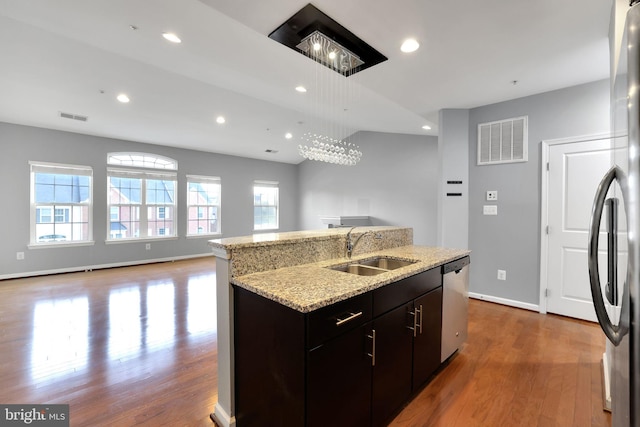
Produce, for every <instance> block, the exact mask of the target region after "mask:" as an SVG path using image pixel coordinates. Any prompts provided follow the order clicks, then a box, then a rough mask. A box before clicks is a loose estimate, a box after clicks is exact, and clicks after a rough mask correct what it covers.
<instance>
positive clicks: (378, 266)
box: [327, 257, 417, 276]
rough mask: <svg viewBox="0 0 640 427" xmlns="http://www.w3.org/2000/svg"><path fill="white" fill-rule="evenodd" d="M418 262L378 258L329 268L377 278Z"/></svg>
mask: <svg viewBox="0 0 640 427" xmlns="http://www.w3.org/2000/svg"><path fill="white" fill-rule="evenodd" d="M416 262H417V261H411V260H406V259H400V258H387V257H377V258H369V259H363V260H360V261H354V262H351V263H349V264H340V265H333V266H330V267H327V268H330V269H332V270H337V271H343V272H345V273H350V274H355V275H358V276H375V275H376V274H382V273H386V272H387V271H391V270H395V269H397V268H400V267H406V266H407V265H411V264H414V263H416Z"/></svg>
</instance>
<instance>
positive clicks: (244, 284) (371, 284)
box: [231, 245, 470, 313]
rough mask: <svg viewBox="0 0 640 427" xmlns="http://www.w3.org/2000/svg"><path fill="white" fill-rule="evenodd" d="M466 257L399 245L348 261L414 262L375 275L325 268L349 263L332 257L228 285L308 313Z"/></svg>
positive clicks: (458, 252) (458, 251)
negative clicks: (384, 259) (387, 260)
mask: <svg viewBox="0 0 640 427" xmlns="http://www.w3.org/2000/svg"><path fill="white" fill-rule="evenodd" d="M469 254H470V251H469V250H463V249H449V248H440V247H427V246H415V245H410V246H400V247H396V248H391V249H384V250H381V251H376V252H369V253H366V254H363V255H360V256H354V257H353V258H352V259H351V262H356V261H358V260H365V259H370V258H373V257H380V256H382V257H393V258H401V259H405V260H415V261H417V262H416V263H414V264H411V265H408V266H406V267H401V268H398V269H396V270H391V271H388V272H385V273H382V274H378V275H376V276H358V275H356V274H351V273H345V272H342V271H337V270H332V269H330V268H326V267H328V266H334V265H339V264H347V263H349V262H350V261H349V260H348V259H347V258H336V259H332V260H328V261H321V262H315V263H310V264H302V265H297V266H293V267H284V268H278V269H275V270H268V271H262V272H259V273H253V274H247V275H244V276H239V277H235V278H233V279H231V283H232V284H234V285H236V286H238V287H241V288H244V289H246V290H249V291H251V292H254V293H256V294H258V295H262V296H263V297H265V298H268V299H270V300H273V301H276V302H278V303H280V304H282V305H285V306H287V307H290V308H292V309H294V310H297V311H300V312H302V313H309V312H311V311H314V310H317V309H319V308H322V307H326V306H328V305H331V304H334V303H336V302H339V301H342V300H345V299H348V298H351V297H354V296H356V295H360V294H363V293H366V292H368V291H371V290H373V289H376V288H379V287H381V286H384V285H387V284H389V283H392V282H395V281H398V280H401V279H404V278H406V277H409V276H413V275H414V274H417V273H421V272H423V271H426V270H429V269H431V268H433V267H438V266H440V265H443V264H446V263H447V262H449V261H453V260H456V259H458V258H462V257H464V256H466V255H469Z"/></svg>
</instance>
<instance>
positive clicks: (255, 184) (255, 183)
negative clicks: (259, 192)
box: [253, 180, 280, 232]
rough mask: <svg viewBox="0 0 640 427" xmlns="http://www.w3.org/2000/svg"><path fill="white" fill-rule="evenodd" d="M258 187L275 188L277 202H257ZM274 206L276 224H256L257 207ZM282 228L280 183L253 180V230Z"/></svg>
mask: <svg viewBox="0 0 640 427" xmlns="http://www.w3.org/2000/svg"><path fill="white" fill-rule="evenodd" d="M256 188H275V190H276V192H275V204H274V205H271V204H256ZM258 207H259V208H265V207H266V208H269V207H273V208H275V210H276V214H275V226H258V227H257V226H256V214H255V211H256V208H258ZM279 228H280V183H279V182H278V181H260V180H256V181H253V231H256V232H258V231H274V230H278V229H279Z"/></svg>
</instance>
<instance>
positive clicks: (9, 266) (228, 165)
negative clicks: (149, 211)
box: [0, 122, 299, 277]
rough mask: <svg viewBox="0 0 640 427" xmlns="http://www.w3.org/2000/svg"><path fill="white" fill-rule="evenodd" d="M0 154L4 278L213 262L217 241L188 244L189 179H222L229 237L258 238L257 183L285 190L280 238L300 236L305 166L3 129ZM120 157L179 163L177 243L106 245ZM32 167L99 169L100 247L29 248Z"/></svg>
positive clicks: (96, 218) (96, 232) (96, 217)
mask: <svg viewBox="0 0 640 427" xmlns="http://www.w3.org/2000/svg"><path fill="white" fill-rule="evenodd" d="M0 147H2V150H1V151H0V179H1V181H2V182H4V183H5V192H6V194H5V199H4V200H5V204H4V209H2V214H0V215H1V216H0V235H1V236H2V241H1V243H0V277H20V276H26V275H31V274H38V273H41V272H59V271H74V270H78V269H85V268H95V267H100V266H111V265H127V264H134V263H144V262H149V261H153V260H166V259H180V258H184V257H191V256H198V255H210V254H211V248H210V247H209V246H208V244H207V241H208V240H210V239H212V238H215V237H202V238H199V237H188V238H187V237H185V234H186V229H187V224H186V217H187V216H186V203H187V198H186V197H187V195H186V193H187V191H186V188H187V183H186V175H187V174H190V175H205V176H218V177H220V178H221V182H222V210H221V214H220V221H221V226H222V232H223V237H231V236H241V235H247V234H252V233H253V181H254V180H267V181H278V182H279V189H280V191H279V194H280V208H281V209H280V218H279V221H280V231H292V230H296V229H298V227H299V223H298V215H299V211H298V202H297V199H296V196H297V194H298V167H297V165H291V164H285V163H277V162H269V161H264V160H254V159H248V158H243V157H235V156H227V155H221V154H214V153H207V152H202V151H195V150H187V149H179V148H172V147H166V146H161V145H152V144H143V143H137V142H131V141H123V140H117V139H109V138H101V137H96V136H89V135H84V134H79V133H70V132H61V131H55V130H48V129H41V128H35V127H29V126H20V125H14V124H8V123H1V122H0ZM117 151H137V152H145V153H151V154H158V155H162V156H166V157H170V158H172V159H175V160H177V161H178V191H177V196H178V200H177V207H178V212H177V221H178V238H177V239H167V240H157V241H153V240H151V241H149V240H146V241H144V242H118V243H110V244H106V243H105V240H106V236H107V227H108V218H107V171H106V170H107V165H106V162H107V153H109V152H117ZM29 161H42V162H51V163H61V164H74V165H86V166H91V167H92V168H93V238H94V241H95V243H94V244H93V245H92V246H70V247H47V248H37V249H29V248H28V246H27V245H28V244H29V221H30V219H29V218H30V214H29V209H30V201H29V194H30V191H29V187H30V171H29ZM149 242H150V243H151V249H150V250H146V249H145V244H146V243H149ZM17 252H24V254H25V259H24V260H17V259H16V258H17V257H16V253H17Z"/></svg>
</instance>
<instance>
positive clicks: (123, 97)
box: [116, 93, 130, 104]
mask: <svg viewBox="0 0 640 427" xmlns="http://www.w3.org/2000/svg"><path fill="white" fill-rule="evenodd" d="M116 99H117V100H118V101H120V102H122V103H123V104H126V103H127V102H129V101H130V99H129V97H128V96H127V94H126V93H121V94H120V95H118V96H117V97H116Z"/></svg>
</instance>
